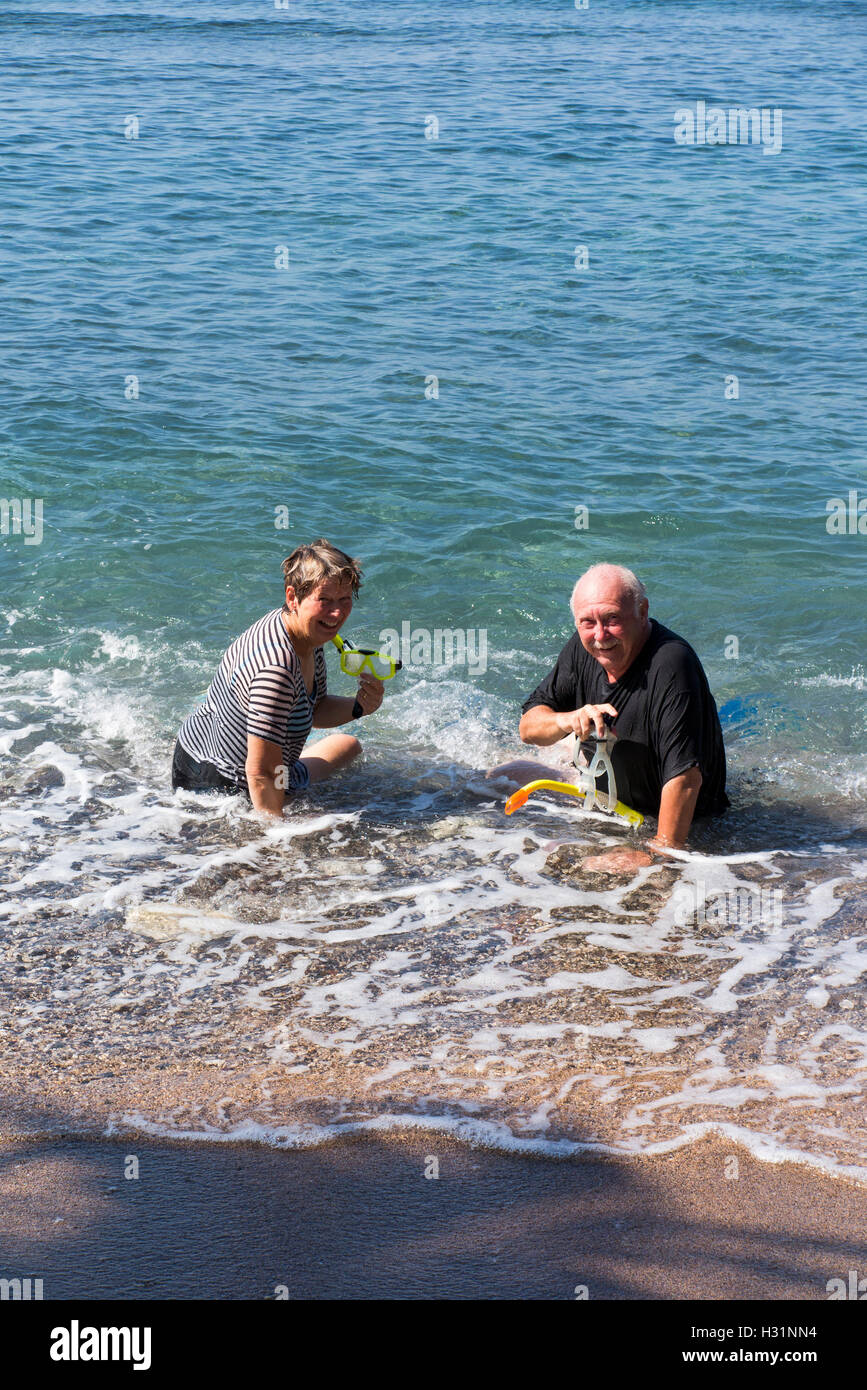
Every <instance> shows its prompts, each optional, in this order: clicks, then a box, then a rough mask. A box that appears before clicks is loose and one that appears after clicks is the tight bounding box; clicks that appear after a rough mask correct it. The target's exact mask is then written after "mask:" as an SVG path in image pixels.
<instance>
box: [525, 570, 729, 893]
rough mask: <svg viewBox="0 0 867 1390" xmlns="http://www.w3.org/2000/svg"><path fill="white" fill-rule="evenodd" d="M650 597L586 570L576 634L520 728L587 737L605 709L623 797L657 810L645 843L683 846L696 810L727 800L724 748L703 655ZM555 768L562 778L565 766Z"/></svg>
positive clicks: (624, 578)
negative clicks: (657, 615) (660, 616)
mask: <svg viewBox="0 0 867 1390" xmlns="http://www.w3.org/2000/svg"><path fill="white" fill-rule="evenodd" d="M648 607H649V605H648V601H647V594H646V592H645V589H644V585H643V584H642V583H641V582H640V580H638V579H637V578H636V577H635V575H634V574H633V573H632V571H631V570H628V569H625V568H624V567H623V566H622V565H594V566H593V567H592V569H589V570H587V572H586V574H583V575H582V576H581V578H580V579H579V580H578V583H577V584H576V585H575V588H574V590H573V591H572V600H571V608H572V615H573V617H574V619H575V627H576V632H575V635H574V636H573V637H572V638H570V640H569V641H568V642H567V643H566V646H565V647H564V648H563V650H562V652H561V653H560V656H559V658H558V660H557V664H556V666H555V667H554V669H553V671H551V673H550V674H549V675H548V676H547V677H546V678H545V680H544V681H543V682H542V684H541V685H539V686H538V687H537V688H536V690H535V691H534V692H533V694H532V695H531V696H530V697H529V699H528V700H526V701H525V703H524V707H523V708H524V713H523V716H522V718H521V722H520V725H519V729H518V732H519V733H520V736H521V739H522V741H523V742H524V743H534V744H538V745H540V746H542V747H545V746H548V745H550V744H553V743H557V742H558V741H559V740H560V739H562V738H563V737H564V736H568V735H570V734H572V733H574V734H576V735H577V737H578V738H579V739H580V740H586V739H587V736H588V735H589V734H590V733H591V731H592V730H594V729H595V730H596V732H597V733H599V734H602V733H604V732H605V715H606V714H607V715H609V716H611V719H612V720H613V731H614V734H615V735H616V741H615V743H614V746H613V750H612V754H611V762H612V766H613V768H614V776H615V778H616V781H617V795H618V798H619V800H621V801H623V802H625V803H626V805H628V806H632V807H634V808H635V810H637V811H643V812H645V813H647V814H650V815H655V816H656V817H657V818H658V819H657V831H656V838H655V839H654V840H652V841H651V842H650V846H649V848H651V849H661V850H664V849H668V848H671V849H682V848H683V847H684V845H685V844H686V839H687V835H688V834H689V829H690V826H691V825H692V821H693V817H694V816H696V815H698V816H704V815H715V814H717V813H719V812H721V811H723V810H725V808H726V806H728V805H729V801H728V798H727V796H726V793H725V780H726V768H725V750H724V747H723V739H722V730H721V728H720V722H719V716H718V715H717V710H716V705H715V703H714V699H713V696H712V695H711V693H710V688H709V687H708V683H707V677H706V676H705V673H704V670H703V669H702V665H701V662H700V661H699V659H698V657H697V656H696V654H695V652H694V651H693V649H692V647H690V646H689V644H688V643H687V642H685V641H684V640H683V638H682V637H678V636H677V634H676V633H674V632H671V631H670V630H669V629H668V628H666V627H663V626H662V624H661V623H658V622H656V620H655V619H653V618H650V617H649V616H648ZM583 751H584V752H585V754H589V753H590V752H591V751H592V750H591V749H589V748H588V749H585V750H583ZM528 770H529V772H530V774H531V776H534V777H539V776H540V775H541V776H545V775H546V772H545V771H542V772H541V773H540V771H539V764H538V763H527V762H524V763H518V764H516V763H513V764H510V765H509V766H508V767H507V768H501V769H498V770H497V771H498V774H500V775H502V774H504V773H507V774H508V775H509V777H510V779H512V780H514V779H515V778H517V777H522V778H524V777H526V774H527V772H528ZM554 775H555V777H557V776H559V778H560V780H563V775H562V771H561V772H559V773H557V772H555V773H554ZM526 780H530V779H529V777H526ZM629 859H630V864H629V867H632V866H634V864H635V863H638V862H639V858H637V857H636V856H635V854H634V853H633V854H632V855H630V856H629ZM640 862H649V861H647V860H646V859H645V858H644V857H643V856H642V857H641V858H640Z"/></svg>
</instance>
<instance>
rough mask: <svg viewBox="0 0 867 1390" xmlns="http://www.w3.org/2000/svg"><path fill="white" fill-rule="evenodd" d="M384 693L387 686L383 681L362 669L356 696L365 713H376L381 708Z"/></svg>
mask: <svg viewBox="0 0 867 1390" xmlns="http://www.w3.org/2000/svg"><path fill="white" fill-rule="evenodd" d="M384 694H385V686H384V685H383V683H382V681H378V680H377V679H376V676H372V675H371V674H370V672H369V671H362V673H361V675H360V677H359V680H358V690H357V691H356V695H355V698H356V699H357V701H358V703H359V704H360V705H361V708H362V709H363V711H364V713H365V714H374V713H375V711H376V710H378V709H379V707H380V705H381V704H382V697H383V695H384Z"/></svg>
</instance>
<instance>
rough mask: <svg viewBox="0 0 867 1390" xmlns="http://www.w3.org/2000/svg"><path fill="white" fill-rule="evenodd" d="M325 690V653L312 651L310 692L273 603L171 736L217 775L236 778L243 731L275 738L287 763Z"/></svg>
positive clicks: (293, 759)
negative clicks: (311, 688) (203, 698)
mask: <svg viewBox="0 0 867 1390" xmlns="http://www.w3.org/2000/svg"><path fill="white" fill-rule="evenodd" d="M325 693H326V675H325V653H324V652H323V650H322V648H321V647H317V648H316V650H315V652H314V657H313V694H312V695H311V694H309V693H308V690H307V686H306V685H305V684H304V676H303V673H302V671H301V662H300V660H299V658H298V653H297V652H296V650H295V648H294V647H293V646H292V643H291V642H290V640H289V634H288V633H287V631H286V629H285V627H284V626H283V619H282V616H281V610H280V609H279V608H275V609H274V610H273V612H271V613H266V614H265V617H264V618H260V619H259V621H258V622H257V623H254V624H253V626H252V627H248V628H247V631H246V632H242V633H241V636H240V637H238V638H236V640H235V641H234V642H233V643H232V645H231V647H229V649H228V651H227V652H226V653H225V655H224V656H223V659H222V661H221V662H220V667H219V670H218V671H217V674H216V676H215V677H214V679H213V680H212V681H211V684H210V687H209V689H208V693H207V695H206V696H205V703H204V704H203V705H199V706H198V708H197V709H194V710H193V712H192V714H190V715H188V716H187V718H186V719H185V720H184V722H183V724H182V725H181V729H180V733H179V734H178V741H179V743H180V745H181V747H182V748H184V749H185V750H186V752H187V753H189V755H190V757H191V758H195V759H196V761H197V762H206V763H211V764H212V765H213V766H214V767H215V768H217V770H218V771H219V772H221V773H222V774H223V776H224V777H230V778H232V779H233V780H235V781H238V782H240V783H242V784H243V783H244V781H245V772H244V765H245V763H246V761H247V736H248V734H255V735H256V736H257V737H258V738H264V739H267V740H268V741H269V743H276V744H279V746H280V748H281V749H282V750H283V764H284V766H285V767H286V768H287V769H291V768H292V766H293V764H294V763H297V761H298V758H299V757H300V754H301V750H302V748H303V747H304V743H305V741H306V739H307V735H308V734H309V733H310V729H311V727H312V725H313V711H314V709H315V707H316V705H317V703H318V702H319V701H320V700H321V699H322V697H323V695H324V694H325ZM304 771H306V769H305V768H304V767H303V766H302V767H300V768H298V772H304ZM293 780H294V779H293Z"/></svg>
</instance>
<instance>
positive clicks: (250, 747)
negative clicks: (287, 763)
mask: <svg viewBox="0 0 867 1390" xmlns="http://www.w3.org/2000/svg"><path fill="white" fill-rule="evenodd" d="M282 766H283V750H282V748H281V747H280V745H279V743H271V742H270V741H269V740H268V739H265V738H258V737H257V736H256V734H248V735H247V761H246V762H245V764H244V771H245V773H246V774H247V786H248V787H249V788H250V800H251V801H252V803H253V808H254V810H256V811H264V812H265V813H266V814H267V815H269V816H278V817H282V815H283V787H282V785H280V784H278V772H279V769H280V768H281V767H282Z"/></svg>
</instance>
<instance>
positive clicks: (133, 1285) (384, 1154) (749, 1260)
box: [0, 1134, 867, 1300]
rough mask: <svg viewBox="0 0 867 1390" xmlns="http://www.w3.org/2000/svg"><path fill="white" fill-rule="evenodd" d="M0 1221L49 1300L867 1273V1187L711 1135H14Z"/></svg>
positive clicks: (636, 1288) (428, 1294)
mask: <svg viewBox="0 0 867 1390" xmlns="http://www.w3.org/2000/svg"><path fill="white" fill-rule="evenodd" d="M131 1157H134V1159H135V1160H136V1163H131V1162H130V1158H131ZM433 1159H435V1160H436V1163H432V1162H431V1160H433ZM735 1159H736V1161H737V1172H738V1176H737V1177H733V1176H729V1177H727V1176H726V1173H729V1174H732V1173H733V1172H734V1171H735V1169H734V1165H733V1160H735ZM136 1168H137V1171H138V1177H137V1178H136V1177H126V1176H125V1171H126V1172H133V1171H135V1170H136ZM437 1169H438V1172H439V1177H437V1178H435V1177H425V1172H426V1171H428V1172H433V1171H436V1170H437ZM0 1231H2V1252H3V1254H2V1269H0V1275H2V1276H3V1277H5V1278H16V1277H19V1278H27V1277H30V1278H31V1279H35V1278H41V1279H42V1280H43V1296H44V1298H45V1299H79V1298H81V1299H133V1298H144V1299H173V1300H175V1299H227V1300H235V1299H268V1298H278V1297H284V1298H285V1297H289V1298H292V1299H328V1298H336V1299H371V1298H387V1299H428V1300H431V1299H485V1300H492V1299H554V1300H556V1299H570V1300H571V1299H574V1298H576V1296H578V1297H580V1296H584V1295H583V1292H582V1290H583V1289H584V1288H586V1297H588V1298H590V1299H599V1300H613V1299H616V1300H627V1299H639V1300H641V1299H664V1300H681V1299H723V1300H728V1299H748V1300H771V1299H805V1300H826V1299H827V1297H828V1295H827V1290H826V1284H827V1282H828V1280H829V1279H832V1278H835V1277H840V1278H843V1279H845V1278H847V1275H848V1271H849V1270H850V1269H856V1270H860V1271H864V1270H865V1269H867V1189H864V1188H863V1187H859V1186H857V1185H855V1184H853V1183H850V1182H847V1181H844V1180H839V1179H831V1178H827V1177H825V1176H824V1175H822V1174H820V1173H817V1172H816V1171H814V1170H810V1169H808V1168H804V1167H800V1166H798V1165H795V1164H791V1163H783V1164H776V1165H769V1164H764V1163H760V1162H758V1161H756V1160H755V1159H753V1158H752V1157H751V1156H750V1155H749V1154H748V1153H746V1152H744V1151H743V1150H740V1151H737V1150H735V1149H734V1148H733V1146H732V1145H730V1144H725V1143H721V1142H717V1141H706V1142H704V1143H702V1144H700V1145H698V1146H696V1147H695V1148H692V1149H690V1150H681V1151H679V1152H677V1153H675V1154H670V1155H667V1156H662V1157H656V1158H643V1159H636V1160H619V1159H611V1158H603V1159H599V1158H583V1159H578V1160H575V1159H571V1160H564V1161H559V1162H552V1161H550V1160H542V1159H537V1158H528V1157H517V1156H512V1155H506V1154H502V1153H495V1152H491V1151H489V1150H480V1149H471V1148H467V1147H464V1146H461V1145H458V1144H456V1143H454V1142H451V1141H445V1140H443V1139H441V1138H439V1137H437V1136H431V1135H430V1134H427V1135H424V1134H411V1135H409V1136H407V1135H402V1136H399V1137H391V1136H386V1137H383V1138H378V1137H377V1138H371V1137H368V1136H363V1137H358V1138H355V1139H348V1140H342V1141H338V1142H334V1143H331V1144H328V1145H325V1146H322V1147H318V1148H312V1149H305V1150H294V1151H286V1150H282V1151H281V1150H276V1149H269V1148H265V1147H263V1146H259V1145H254V1144H229V1143H227V1144H211V1143H200V1142H171V1143H169V1142H155V1141H151V1140H144V1139H141V1138H138V1137H135V1136H130V1137H126V1138H124V1139H120V1140H92V1139H88V1138H74V1137H56V1136H52V1137H50V1138H44V1139H34V1138H19V1139H13V1138H6V1139H5V1140H4V1141H3V1143H2V1146H0ZM576 1291H577V1293H576Z"/></svg>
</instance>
